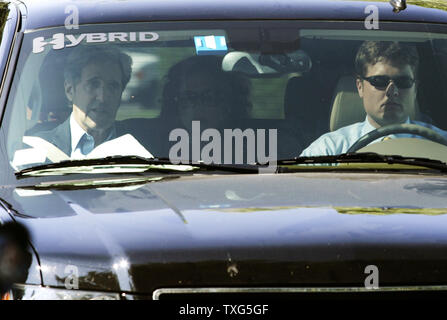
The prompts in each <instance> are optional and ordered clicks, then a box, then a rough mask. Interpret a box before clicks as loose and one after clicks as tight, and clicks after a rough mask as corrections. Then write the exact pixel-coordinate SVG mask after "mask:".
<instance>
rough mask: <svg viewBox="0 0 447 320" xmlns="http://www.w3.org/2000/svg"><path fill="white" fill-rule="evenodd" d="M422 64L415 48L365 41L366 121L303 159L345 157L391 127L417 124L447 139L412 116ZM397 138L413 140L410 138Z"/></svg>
mask: <svg viewBox="0 0 447 320" xmlns="http://www.w3.org/2000/svg"><path fill="white" fill-rule="evenodd" d="M418 64H419V58H418V53H417V50H416V48H414V47H412V46H407V45H403V44H399V43H398V42H388V41H365V42H364V43H363V44H362V45H361V46H360V48H359V50H358V52H357V56H356V59H355V68H356V72H357V79H356V86H357V91H358V94H359V96H360V98H362V100H363V107H364V108H365V112H366V119H365V121H363V122H358V123H355V124H352V125H349V126H346V127H343V128H340V129H338V130H336V131H334V132H329V133H326V134H324V135H322V136H321V137H320V138H318V139H317V140H315V141H314V142H313V143H312V144H311V145H310V146H309V147H307V148H306V149H305V150H304V151H303V152H302V153H301V156H318V155H336V154H341V153H345V152H346V151H347V150H348V149H349V148H350V147H351V146H352V145H353V144H354V143H355V142H356V141H357V140H358V139H360V138H361V137H362V136H364V135H365V134H367V133H369V132H371V131H373V130H375V129H377V128H380V127H383V126H387V125H391V124H399V123H413V124H417V125H421V126H424V127H427V128H430V129H433V130H435V131H436V132H438V133H439V134H441V135H443V136H444V137H447V132H446V131H443V130H441V129H439V128H437V127H435V126H433V125H430V124H428V123H424V122H420V121H414V120H411V119H410V114H412V113H414V110H415V103H416V92H417V88H416V78H417V68H418ZM396 136H399V137H413V136H412V135H409V134H399V135H396ZM414 137H416V136H414Z"/></svg>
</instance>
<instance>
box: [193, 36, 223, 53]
mask: <svg viewBox="0 0 447 320" xmlns="http://www.w3.org/2000/svg"><path fill="white" fill-rule="evenodd" d="M194 43H195V45H196V53H197V55H219V54H225V53H227V51H228V48H227V42H226V41H225V37H224V36H197V37H194Z"/></svg>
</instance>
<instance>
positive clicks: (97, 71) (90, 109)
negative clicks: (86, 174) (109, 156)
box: [35, 45, 132, 158]
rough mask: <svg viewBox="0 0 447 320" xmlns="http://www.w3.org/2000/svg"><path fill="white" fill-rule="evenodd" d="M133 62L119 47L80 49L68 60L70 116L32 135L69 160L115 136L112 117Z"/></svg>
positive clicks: (87, 47)
mask: <svg viewBox="0 0 447 320" xmlns="http://www.w3.org/2000/svg"><path fill="white" fill-rule="evenodd" d="M131 66H132V59H131V58H130V57H129V56H128V55H127V54H125V53H123V52H121V51H120V50H119V49H118V48H115V47H110V46H104V45H101V46H100V45H98V46H79V47H76V48H74V49H73V52H71V53H70V55H69V56H68V58H67V61H66V66H65V70H64V79H65V82H64V87H65V95H66V96H67V99H68V100H69V101H70V102H71V103H72V106H73V109H72V112H71V115H70V116H69V117H68V119H67V120H65V121H64V122H63V123H62V124H60V125H59V126H57V127H56V128H54V129H53V130H50V131H44V132H39V133H36V134H35V135H36V136H38V137H40V138H43V139H45V140H46V141H48V142H50V143H51V144H53V145H54V146H56V147H57V148H58V149H60V150H61V151H62V152H63V153H65V154H66V155H67V156H68V157H70V158H83V157H85V156H86V155H87V154H88V153H90V152H91V151H92V150H93V149H94V148H95V147H96V146H98V145H100V144H101V143H103V142H105V141H108V140H111V139H114V138H116V137H117V129H116V126H115V118H116V113H117V111H118V108H119V106H120V103H121V96H122V93H123V90H124V88H125V87H126V85H127V83H128V82H129V79H130V75H131Z"/></svg>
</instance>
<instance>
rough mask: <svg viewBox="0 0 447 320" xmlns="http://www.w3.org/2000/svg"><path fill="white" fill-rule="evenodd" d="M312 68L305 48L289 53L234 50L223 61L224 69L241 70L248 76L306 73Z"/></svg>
mask: <svg viewBox="0 0 447 320" xmlns="http://www.w3.org/2000/svg"><path fill="white" fill-rule="evenodd" d="M311 68H312V61H311V59H310V57H309V55H307V53H306V52H304V51H303V50H297V51H295V52H289V53H248V52H243V51H233V52H229V53H227V54H226V55H225V57H224V58H223V61H222V69H223V70H224V71H235V72H241V73H243V74H246V75H248V76H254V77H255V76H262V75H275V74H277V75H280V74H288V73H300V74H302V73H305V72H308V71H310V69H311Z"/></svg>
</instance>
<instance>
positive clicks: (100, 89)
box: [95, 84, 105, 102]
mask: <svg viewBox="0 0 447 320" xmlns="http://www.w3.org/2000/svg"><path fill="white" fill-rule="evenodd" d="M95 95H96V100H98V101H100V102H104V95H105V88H104V85H103V84H101V85H100V86H98V88H96V91H95Z"/></svg>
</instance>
